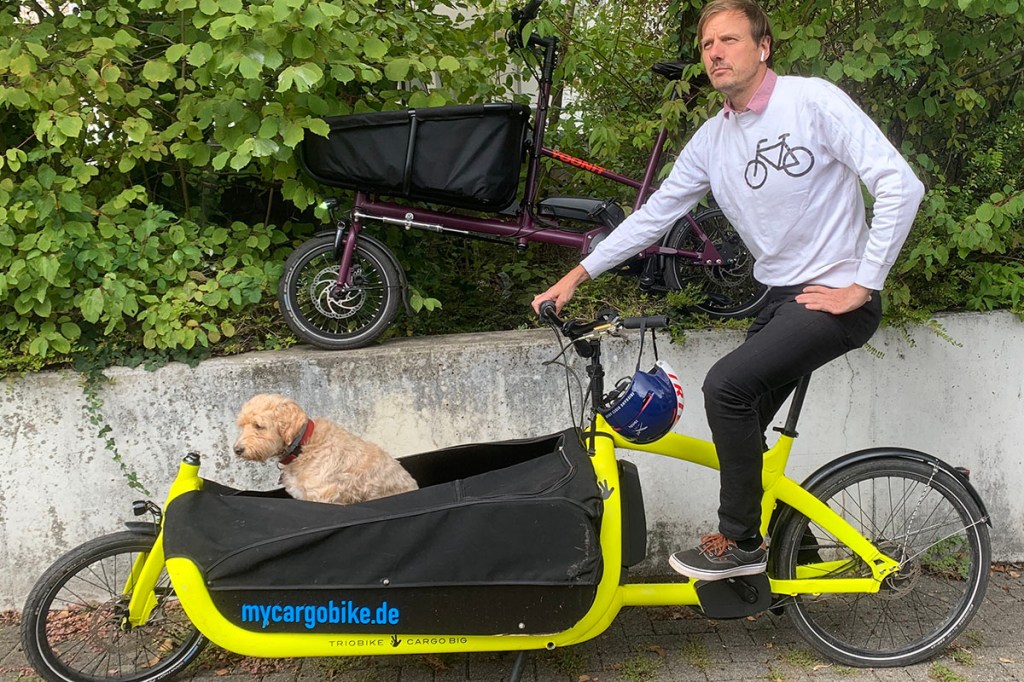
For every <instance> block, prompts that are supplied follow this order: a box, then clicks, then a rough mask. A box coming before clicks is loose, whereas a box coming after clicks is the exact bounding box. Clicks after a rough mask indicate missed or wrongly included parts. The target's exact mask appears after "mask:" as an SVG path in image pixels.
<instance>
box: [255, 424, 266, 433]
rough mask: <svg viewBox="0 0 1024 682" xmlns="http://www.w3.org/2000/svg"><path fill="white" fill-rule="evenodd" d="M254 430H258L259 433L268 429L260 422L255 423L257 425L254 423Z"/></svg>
mask: <svg viewBox="0 0 1024 682" xmlns="http://www.w3.org/2000/svg"><path fill="white" fill-rule="evenodd" d="M252 428H254V429H256V430H257V431H262V430H263V429H265V428H266V427H265V426H263V424H260V423H259V422H255V423H254V424H253V425H252Z"/></svg>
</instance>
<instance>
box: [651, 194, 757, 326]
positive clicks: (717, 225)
mask: <svg viewBox="0 0 1024 682" xmlns="http://www.w3.org/2000/svg"><path fill="white" fill-rule="evenodd" d="M693 221H694V222H695V223H697V225H698V226H699V227H700V229H701V230H702V231H703V232H704V234H705V235H707V237H708V239H710V240H711V242H712V243H713V244H714V245H715V248H716V249H718V250H719V253H720V254H721V255H722V256H723V257H724V258H725V260H726V262H725V263H724V264H722V265H702V264H700V263H696V262H694V261H692V260H689V259H684V258H677V257H675V256H670V257H668V258H667V259H666V264H665V284H666V285H667V286H668V287H669V289H674V290H682V289H685V288H687V287H688V286H689V285H691V284H694V283H696V284H698V285H699V286H700V287H701V291H702V293H703V295H704V300H703V301H701V302H700V303H697V304H695V305H694V306H693V308H694V309H695V310H697V311H699V312H702V313H705V314H707V315H709V316H710V317H713V318H717V319H739V318H743V317H752V316H753V315H756V314H757V313H758V311H760V310H761V308H763V307H764V305H765V303H767V301H768V287H766V286H765V285H763V284H761V283H760V282H758V281H757V280H756V279H754V257H753V256H752V255H751V254H750V251H749V250H748V249H747V247H746V245H744V243H743V240H742V239H741V238H740V236H739V234H738V233H737V232H736V230H735V229H733V227H732V225H730V224H729V221H728V220H727V219H726V217H725V215H724V214H723V213H722V210H721V209H719V208H709V209H706V210H703V211H701V212H700V213H698V214H696V215H695V216H693ZM665 246H667V247H669V248H672V249H683V250H687V251H698V252H699V251H700V250H701V248H702V244H701V241H700V239H699V238H698V236H697V235H696V234H695V233H694V231H693V229H692V226H691V224H690V222H689V221H688V220H686V219H685V218H683V219H682V220H680V221H679V222H677V223H676V224H675V226H673V227H672V230H671V231H670V232H669V234H668V237H667V238H666V240H665Z"/></svg>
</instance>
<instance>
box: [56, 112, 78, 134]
mask: <svg viewBox="0 0 1024 682" xmlns="http://www.w3.org/2000/svg"><path fill="white" fill-rule="evenodd" d="M57 129H58V130H60V131H61V132H62V133H64V134H65V135H66V136H68V137H78V134H79V133H80V132H82V119H81V118H80V117H78V116H66V115H64V114H58V116H57Z"/></svg>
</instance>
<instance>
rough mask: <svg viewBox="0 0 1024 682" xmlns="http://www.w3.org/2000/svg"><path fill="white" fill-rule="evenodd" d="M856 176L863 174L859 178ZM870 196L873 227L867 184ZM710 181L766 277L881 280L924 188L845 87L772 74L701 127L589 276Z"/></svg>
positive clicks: (631, 250) (591, 265)
mask: <svg viewBox="0 0 1024 682" xmlns="http://www.w3.org/2000/svg"><path fill="white" fill-rule="evenodd" d="M858 178H859V180H858ZM861 181H862V182H863V183H864V185H865V186H866V187H867V189H868V191H869V192H870V193H871V195H872V196H873V197H874V198H875V204H874V211H873V218H872V222H871V227H870V229H869V228H868V225H867V223H866V219H865V207H864V198H863V195H862V194H861V185H860V182H861ZM708 190H710V191H711V192H712V193H713V194H714V197H715V199H716V201H717V202H718V205H719V206H720V207H721V209H722V212H723V213H724V214H725V217H726V218H727V219H728V220H729V222H730V223H732V225H733V227H735V228H736V231H737V232H738V233H739V234H740V236H741V237H742V238H743V241H744V243H745V244H746V245H747V248H748V249H750V252H751V254H752V255H753V256H754V258H755V259H756V263H755V265H754V276H755V277H756V278H757V280H758V281H760V282H762V283H764V284H767V285H769V286H793V285H799V284H821V285H825V286H831V287H845V286H848V285H850V284H854V283H856V284H860V285H861V286H864V287H866V288H868V289H876V290H877V289H881V288H882V285H883V283H884V282H885V278H886V276H887V275H888V273H889V270H890V268H892V265H893V263H894V261H895V260H896V256H897V255H898V253H899V250H900V248H901V247H902V246H903V242H904V241H905V240H906V238H907V234H908V233H909V232H910V227H911V225H912V223H913V221H914V216H915V214H916V213H917V208H918V206H919V204H920V202H921V198H922V196H923V195H924V185H922V184H921V181H920V180H918V179H917V177H916V176H915V175H914V173H913V171H912V170H911V168H910V166H909V165H908V164H907V162H906V160H904V159H903V157H902V156H901V155H900V153H899V152H898V151H897V150H896V149H895V148H894V147H893V145H892V144H891V143H890V142H889V141H888V140H887V139H886V137H885V135H884V134H883V133H882V131H881V130H879V128H878V126H876V125H875V124H874V122H872V121H871V119H870V118H868V116H867V115H866V114H865V113H864V112H863V111H861V110H860V108H859V107H857V105H856V104H854V102H853V101H852V100H851V99H850V98H849V97H848V96H847V95H846V94H845V93H844V92H842V91H841V90H840V89H839V88H837V87H835V86H834V85H832V84H831V83H829V82H827V81H824V80H821V79H817V78H802V77H796V76H778V77H777V76H776V75H775V74H774V72H772V71H769V72H768V73H767V76H766V77H765V80H764V81H763V82H762V84H761V86H760V88H759V90H758V92H757V93H755V95H754V97H753V98H752V100H751V102H750V104H749V109H748V110H746V111H744V112H735V111H732V110H731V109H730V108H729V107H728V105H727V106H726V107H725V108H724V109H723V110H722V111H720V112H719V113H718V115H717V116H715V117H714V118H712V119H711V120H709V121H707V122H706V123H704V125H702V126H701V127H700V129H699V130H698V131H697V132H696V133H695V134H694V136H693V139H691V140H690V142H689V143H688V144H687V145H686V147H685V148H684V149H683V151H682V152H681V153H680V154H679V157H678V158H677V159H676V162H675V165H674V166H673V168H672V171H671V173H670V174H669V176H668V178H666V180H665V182H664V183H663V184H662V185H661V187H660V188H659V189H658V191H656V192H655V193H654V194H653V195H651V197H650V199H648V201H647V203H646V204H644V205H643V206H642V207H641V208H640V209H639V210H637V211H636V212H634V213H633V214H632V215H630V216H629V217H628V218H627V219H626V220H625V221H624V222H623V223H622V224H621V225H619V226H618V227H617V228H615V230H614V231H613V232H612V233H611V234H610V235H609V236H608V237H607V238H606V239H605V240H604V241H602V242H601V243H600V244H598V246H597V247H596V249H595V250H594V251H593V252H592V253H591V254H590V255H588V256H587V257H586V258H584V259H583V261H582V265H583V267H584V268H585V269H586V271H587V273H588V274H589V275H590V276H591V277H592V278H593V277H597V276H598V275H599V274H601V273H602V272H605V271H606V270H608V269H610V268H612V267H614V266H616V265H618V264H619V263H621V262H622V261H624V260H626V259H627V258H629V257H630V256H632V255H635V254H637V253H638V252H640V251H641V250H643V249H644V248H646V247H647V246H649V245H651V244H653V243H654V242H656V241H657V240H658V239H659V238H660V237H662V236H663V235H664V234H665V233H666V232H667V231H668V230H669V229H670V228H671V227H672V225H673V224H674V223H675V222H676V221H677V220H678V219H679V218H681V217H682V216H683V215H684V214H686V212H687V211H689V210H690V209H692V208H693V207H694V206H695V205H696V204H697V202H698V201H699V200H700V199H701V197H703V196H704V194H706V193H707V192H708Z"/></svg>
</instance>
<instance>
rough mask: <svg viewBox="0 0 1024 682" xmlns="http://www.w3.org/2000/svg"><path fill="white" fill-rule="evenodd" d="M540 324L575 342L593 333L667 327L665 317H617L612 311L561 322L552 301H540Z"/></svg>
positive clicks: (666, 318)
mask: <svg viewBox="0 0 1024 682" xmlns="http://www.w3.org/2000/svg"><path fill="white" fill-rule="evenodd" d="M540 319H541V321H542V322H545V323H547V324H550V325H553V326H557V327H558V328H559V329H560V330H561V332H562V334H563V335H564V336H565V337H567V338H569V339H571V340H573V341H575V340H576V339H579V338H581V337H583V336H586V335H587V334H591V333H593V332H599V333H602V332H603V333H609V334H610V333H613V332H616V331H618V330H619V329H661V328H663V327H667V326H668V317H666V316H665V315H645V316H642V317H619V316H618V314H617V313H615V312H614V311H608V312H604V313H599V314H598V316H597V319H595V320H591V321H587V320H568V321H565V320H562V319H561V318H560V317H559V316H558V313H557V312H555V302H554V301H542V302H541V304H540Z"/></svg>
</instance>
